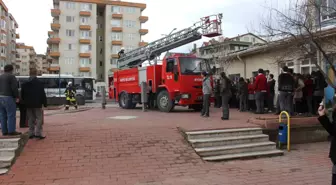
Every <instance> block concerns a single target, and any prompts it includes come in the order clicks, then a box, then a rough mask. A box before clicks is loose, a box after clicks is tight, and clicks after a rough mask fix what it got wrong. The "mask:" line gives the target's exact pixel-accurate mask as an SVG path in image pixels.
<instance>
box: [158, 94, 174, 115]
mask: <svg viewBox="0 0 336 185" xmlns="http://www.w3.org/2000/svg"><path fill="white" fill-rule="evenodd" d="M157 105H158V108H159V109H160V111H162V112H170V111H171V110H172V109H173V108H174V104H173V101H172V100H171V99H170V98H169V94H168V92H167V91H166V90H163V91H161V92H159V94H158V96H157Z"/></svg>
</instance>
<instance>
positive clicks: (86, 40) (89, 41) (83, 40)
mask: <svg viewBox="0 0 336 185" xmlns="http://www.w3.org/2000/svg"><path fill="white" fill-rule="evenodd" d="M79 43H81V44H90V43H91V40H90V39H79Z"/></svg>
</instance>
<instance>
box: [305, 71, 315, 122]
mask: <svg viewBox="0 0 336 185" xmlns="http://www.w3.org/2000/svg"><path fill="white" fill-rule="evenodd" d="M304 83H305V87H304V97H305V100H306V105H307V108H308V109H307V116H311V115H312V114H314V111H313V110H314V109H313V80H312V79H311V76H310V75H309V74H308V75H306V79H305V81H304Z"/></svg>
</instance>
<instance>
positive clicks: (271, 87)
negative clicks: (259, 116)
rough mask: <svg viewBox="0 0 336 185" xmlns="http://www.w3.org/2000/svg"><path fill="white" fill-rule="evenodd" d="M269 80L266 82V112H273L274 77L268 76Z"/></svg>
mask: <svg viewBox="0 0 336 185" xmlns="http://www.w3.org/2000/svg"><path fill="white" fill-rule="evenodd" d="M268 77H269V79H268V81H267V87H268V91H267V92H268V99H267V100H268V104H267V106H268V111H269V112H274V96H275V90H274V87H275V80H274V75H273V74H269V76H268Z"/></svg>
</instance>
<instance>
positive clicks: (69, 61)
mask: <svg viewBox="0 0 336 185" xmlns="http://www.w3.org/2000/svg"><path fill="white" fill-rule="evenodd" d="M64 63H65V64H66V65H72V64H74V63H75V58H73V57H66V58H65V60H64Z"/></svg>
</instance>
